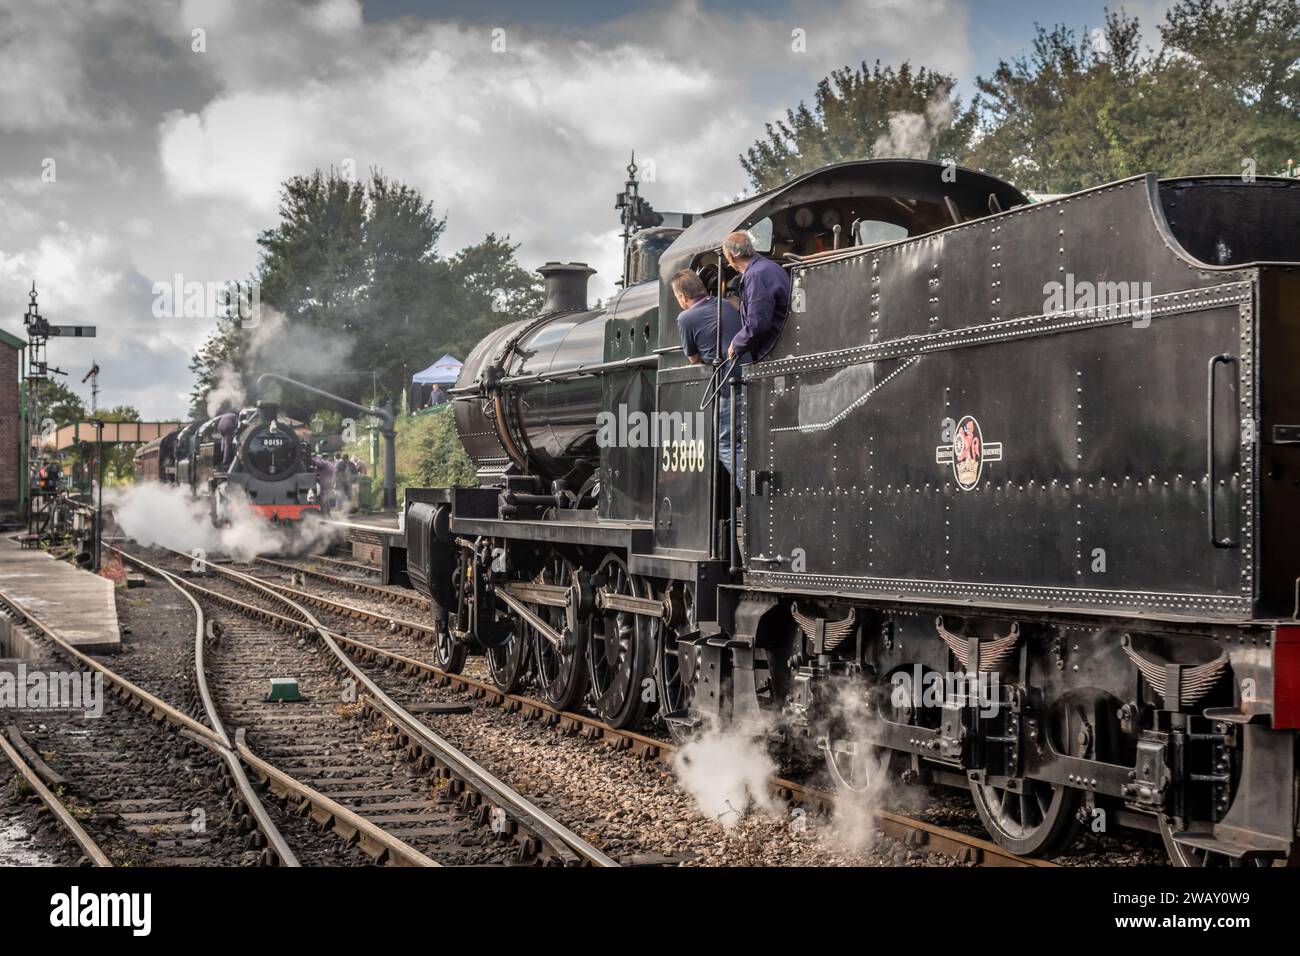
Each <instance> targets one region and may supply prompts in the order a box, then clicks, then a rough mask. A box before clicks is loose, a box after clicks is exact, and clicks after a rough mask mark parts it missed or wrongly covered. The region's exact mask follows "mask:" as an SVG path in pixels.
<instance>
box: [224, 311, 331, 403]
mask: <svg viewBox="0 0 1300 956" xmlns="http://www.w3.org/2000/svg"><path fill="white" fill-rule="evenodd" d="M256 319H257V322H256V324H255V325H253V326H251V327H250V328H249V329H248V332H247V340H246V350H245V353H244V357H243V359H242V360H241V365H242V368H235V367H234V366H233V365H231V364H230V363H228V362H225V363H222V364H220V365H218V366H217V367H216V368H214V369H213V370H212V372H213V376H214V378H215V382H214V384H213V386H212V389H211V390H210V391H209V392H208V398H207V410H208V415H209V416H213V415H216V414H218V413H219V412H220V411H221V406H222V404H223V403H228V404H229V407H231V408H236V409H237V408H240V407H242V406H244V405H249V404H252V402H251V401H250V398H251V399H257V398H260V397H262V396H249V395H248V394H247V393H246V391H245V388H244V383H245V382H251V381H254V380H255V379H256V377H257V376H258V375H259V374H261V373H262V372H280V373H283V374H286V375H290V376H296V377H302V376H307V377H312V376H318V375H330V374H334V373H337V372H338V371H340V370H341V369H346V368H347V364H348V359H349V357H350V356H351V355H352V346H353V341H352V337H351V336H349V335H346V334H342V333H339V332H335V331H329V332H327V331H326V330H324V329H321V328H317V327H316V326H310V325H306V324H304V323H302V322H290V321H289V319H288V318H286V316H285V314H284V313H283V312H281V311H280V310H279V309H276V308H274V307H273V306H269V305H259V306H258V310H257V313H256Z"/></svg>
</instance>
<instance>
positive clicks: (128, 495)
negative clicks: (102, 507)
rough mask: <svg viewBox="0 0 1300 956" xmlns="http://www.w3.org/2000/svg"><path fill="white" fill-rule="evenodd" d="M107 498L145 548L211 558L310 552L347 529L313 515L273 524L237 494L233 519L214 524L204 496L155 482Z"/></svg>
mask: <svg viewBox="0 0 1300 956" xmlns="http://www.w3.org/2000/svg"><path fill="white" fill-rule="evenodd" d="M104 497H105V499H106V501H107V503H108V504H109V505H111V507H112V509H113V516H114V518H115V519H116V521H117V524H118V526H119V527H120V528H121V529H122V532H123V534H125V535H126V536H127V537H129V538H131V539H132V540H134V541H135V542H136V543H137V544H140V545H143V546H144V547H146V548H151V547H162V548H173V549H175V550H177V551H186V552H193V551H194V550H196V549H198V550H202V551H203V552H204V553H205V554H206V555H207V556H209V557H215V556H217V555H225V556H227V557H230V558H234V559H235V560H236V561H251V560H252V559H253V558H256V557H259V556H260V555H264V554H283V555H289V554H306V553H310V552H313V551H316V550H318V549H320V548H322V547H325V546H327V545H328V544H330V543H332V542H333V541H334V540H336V539H337V538H338V537H339V536H340V535H341V533H342V532H341V531H340V529H338V528H337V527H336V526H334V525H327V524H324V523H322V522H320V521H317V520H315V519H314V518H307V519H305V520H304V521H303V522H302V523H301V525H299V526H296V527H292V528H290V527H286V526H280V525H274V524H271V523H270V522H268V521H267V520H266V519H265V518H263V517H262V516H261V515H259V514H258V513H257V512H255V511H253V510H252V509H251V508H249V507H248V505H247V504H246V503H245V502H242V501H240V500H239V499H238V498H236V497H233V496H232V498H231V500H230V502H229V508H228V513H229V516H230V523H229V524H227V525H224V526H222V527H220V528H215V527H213V525H212V520H211V517H210V515H209V511H208V503H207V501H206V500H205V499H202V498H194V497H192V496H191V495H190V493H189V490H188V489H186V488H181V487H176V486H174V485H161V484H158V483H156V482H146V483H142V484H138V485H132V486H129V487H127V488H124V489H116V488H106V489H104Z"/></svg>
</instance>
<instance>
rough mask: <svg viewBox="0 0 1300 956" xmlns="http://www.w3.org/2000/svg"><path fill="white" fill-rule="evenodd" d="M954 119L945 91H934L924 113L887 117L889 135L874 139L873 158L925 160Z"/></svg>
mask: <svg viewBox="0 0 1300 956" xmlns="http://www.w3.org/2000/svg"><path fill="white" fill-rule="evenodd" d="M956 118H957V104H956V103H954V102H953V99H952V92H951V90H949V89H948V88H947V87H942V88H940V89H938V90H936V91H935V93H934V95H933V96H931V97H930V99H929V101H928V102H927V103H926V104H925V111H924V112H922V113H912V112H907V111H899V112H897V113H890V114H889V132H888V133H885V134H883V135H881V136H878V137H877V138H876V143H875V146H874V147H873V150H872V155H873V156H878V157H881V158H889V159H927V158H929V156H930V149H931V147H932V146H933V145H934V141H935V140H936V139H937V138H938V137H939V136H940V135H941V134H942V133H944V132H946V131H947V129H948V128H949V127H950V126H952V122H953V120H954V119H956Z"/></svg>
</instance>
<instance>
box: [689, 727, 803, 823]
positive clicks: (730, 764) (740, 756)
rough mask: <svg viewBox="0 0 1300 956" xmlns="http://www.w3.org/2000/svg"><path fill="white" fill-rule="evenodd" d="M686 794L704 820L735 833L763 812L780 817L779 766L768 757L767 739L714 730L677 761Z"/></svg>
mask: <svg viewBox="0 0 1300 956" xmlns="http://www.w3.org/2000/svg"><path fill="white" fill-rule="evenodd" d="M673 770H674V772H675V773H676V775H677V781H678V783H680V784H681V786H682V788H683V789H684V790H685V791H686V792H687V793H689V794H690V795H691V797H692V798H693V799H694V800H695V804H696V806H697V807H698V808H699V811H700V813H702V814H703V815H704V816H706V817H708V818H710V819H712V820H716V821H717V822H718V823H719V824H720V825H721V826H722V827H723V829H727V830H729V829H731V828H732V827H733V826H735V825H736V824H737V823H739V822H740V820H741V819H742V818H743V817H745V816H746V815H747V814H749V813H750V812H751V810H757V811H759V812H762V813H764V814H767V815H769V816H776V815H777V814H778V812H779V811H778V810H777V807H776V804H775V803H774V802H773V801H772V796H771V793H770V792H769V789H768V787H769V782H770V779H771V777H772V776H773V775H774V774H775V773H776V763H775V762H774V761H773V760H772V758H771V756H770V755H769V754H768V752H767V745H766V734H765V733H762V732H759V733H754V732H739V731H736V730H734V729H730V728H718V727H708V728H706V729H705V730H704V731H703V732H702V733H701V734H700V735H699V736H698V737H695V738H694V739H692V740H690V741H688V742H687V743H686V744H685V745H684V746H682V747H681V749H679V750H678V751H677V753H676V755H674V757H673Z"/></svg>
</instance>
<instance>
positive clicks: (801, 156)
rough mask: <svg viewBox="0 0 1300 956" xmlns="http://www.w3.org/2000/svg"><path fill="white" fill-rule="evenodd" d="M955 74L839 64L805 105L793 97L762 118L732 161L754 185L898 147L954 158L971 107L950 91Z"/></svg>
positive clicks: (969, 124)
mask: <svg viewBox="0 0 1300 956" xmlns="http://www.w3.org/2000/svg"><path fill="white" fill-rule="evenodd" d="M955 82H956V80H955V79H954V78H953V77H951V76H947V75H945V74H943V73H936V72H932V71H930V70H928V69H926V68H925V67H919V68H917V69H915V70H914V69H913V68H912V66H911V64H909V63H903V65H902V66H900V67H899V68H898V69H897V70H895V69H894V68H893V67H891V66H884V67H882V66H881V65H880V62H879V61H877V62H876V64H875V65H874V66H873V67H868V66H867V64H866V63H863V64H862V65H861V66H860V67H858V68H857V69H856V70H854V69H850V68H849V67H847V66H846V67H844V68H843V69H840V70H834V71H832V73H831V75H830V76H828V77H826V78H825V79H824V80H822V81H821V82H820V83H818V84H817V92H816V93H815V94H814V96H813V105H812V107H809V106H808V105H807V104H805V103H800V104H799V105H798V106H797V107H795V108H794V109H792V110H787V111H786V114H785V119H784V120H778V121H777V122H776V123H775V125H774V124H772V123H768V124H767V131H766V136H765V138H764V139H760V140H758V141H757V142H755V143H754V145H753V146H751V147H750V148H749V150H748V152H747V154H746V155H745V156H742V157H741V158H740V165H741V166H742V167H743V168H744V170H745V172H746V173H748V174H749V177H750V181H751V182H752V183H753V185H754V186H755V188H757V189H758V190H760V191H761V190H766V189H771V188H772V187H774V186H778V185H780V184H781V183H783V182H786V181H787V180H790V179H793V178H794V177H795V176H798V175H799V174H801V173H805V172H808V171H809V170H813V169H817V168H818V167H820V166H825V165H826V164H828V163H835V162H840V161H842V160H846V159H872V158H875V157H877V156H896V155H900V153H906V154H907V155H909V156H911V157H912V158H918V159H944V158H959V157H962V156H964V155H965V154H966V151H967V148H968V145H969V141H970V137H971V133H972V131H973V130H974V127H975V112H974V110H973V109H970V108H967V109H962V106H961V102H960V100H959V99H958V98H957V97H955V96H953V94H952V88H953V84H954V83H955Z"/></svg>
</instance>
